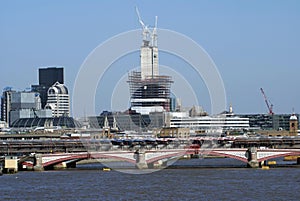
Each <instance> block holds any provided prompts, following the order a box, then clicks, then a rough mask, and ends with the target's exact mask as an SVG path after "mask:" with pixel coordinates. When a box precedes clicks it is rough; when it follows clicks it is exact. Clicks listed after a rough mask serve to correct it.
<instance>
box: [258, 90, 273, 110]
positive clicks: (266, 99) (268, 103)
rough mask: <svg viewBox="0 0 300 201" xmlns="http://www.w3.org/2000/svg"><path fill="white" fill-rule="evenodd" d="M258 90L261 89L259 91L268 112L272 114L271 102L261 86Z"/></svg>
mask: <svg viewBox="0 0 300 201" xmlns="http://www.w3.org/2000/svg"><path fill="white" fill-rule="evenodd" d="M260 91H261V93H262V95H263V97H264V100H265V103H266V105H267V107H268V110H269V114H274V112H273V104H272V103H271V102H270V101H269V100H268V98H267V96H266V94H265V92H264V90H263V88H260Z"/></svg>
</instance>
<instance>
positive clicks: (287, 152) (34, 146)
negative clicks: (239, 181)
mask: <svg viewBox="0 0 300 201" xmlns="http://www.w3.org/2000/svg"><path fill="white" fill-rule="evenodd" d="M299 145H300V140H299V139H296V140H295V139H292V138H291V139H289V140H286V141H282V140H281V141H278V140H277V139H276V140H269V141H266V139H264V140H261V139H260V140H257V139H256V140H255V139H234V140H232V139H228V138H215V139H210V140H207V139H206V140H205V141H204V140H203V139H193V140H191V139H190V140H181V141H180V140H176V139H165V140H119V141H113V140H98V141H97V140H56V141H48V140H44V141H39V140H38V141H34V140H33V141H3V142H2V144H0V155H2V156H5V155H14V156H18V164H19V168H20V169H33V170H40V171H41V170H47V169H53V168H54V169H55V168H60V167H61V168H62V167H76V163H77V162H79V161H81V160H85V159H99V160H107V159H108V160H117V161H126V162H129V163H132V164H134V165H135V166H136V167H137V168H139V169H146V168H163V167H166V165H167V162H168V161H170V160H174V159H178V158H181V157H185V156H188V157H189V156H198V157H202V156H203V157H205V156H219V157H227V158H234V159H237V160H240V161H243V162H245V163H246V164H247V165H248V166H249V167H253V168H256V167H259V166H260V165H261V164H262V162H264V161H266V160H269V159H273V158H278V157H284V156H300V149H299ZM298 162H299V160H298Z"/></svg>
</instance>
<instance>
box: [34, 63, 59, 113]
mask: <svg viewBox="0 0 300 201" xmlns="http://www.w3.org/2000/svg"><path fill="white" fill-rule="evenodd" d="M38 80H39V84H38V85H32V86H31V88H32V91H34V92H38V93H39V94H40V97H41V107H42V108H44V107H45V105H46V104H47V92H48V89H49V88H50V87H51V86H52V85H53V84H55V83H56V82H59V83H61V84H64V68H63V67H47V68H40V69H39V79H38Z"/></svg>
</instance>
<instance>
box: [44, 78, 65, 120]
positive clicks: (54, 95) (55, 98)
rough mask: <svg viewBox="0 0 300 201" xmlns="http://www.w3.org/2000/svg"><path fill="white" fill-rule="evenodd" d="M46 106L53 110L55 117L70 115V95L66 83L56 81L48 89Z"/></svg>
mask: <svg viewBox="0 0 300 201" xmlns="http://www.w3.org/2000/svg"><path fill="white" fill-rule="evenodd" d="M47 96H48V97H47V104H46V106H45V108H47V109H51V110H52V116H53V117H61V116H67V117H68V116H70V96H69V93H68V89H67V87H66V86H65V85H63V84H60V83H59V82H56V83H55V84H54V85H53V86H52V87H50V88H49V89H48V94H47Z"/></svg>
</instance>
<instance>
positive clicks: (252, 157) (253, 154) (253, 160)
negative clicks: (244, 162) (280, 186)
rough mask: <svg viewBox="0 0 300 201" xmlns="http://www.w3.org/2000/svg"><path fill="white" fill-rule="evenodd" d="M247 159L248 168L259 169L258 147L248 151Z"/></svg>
mask: <svg viewBox="0 0 300 201" xmlns="http://www.w3.org/2000/svg"><path fill="white" fill-rule="evenodd" d="M246 157H247V159H248V167H251V168H258V167H259V162H258V160H257V148H256V147H250V148H249V149H248V150H247V151H246Z"/></svg>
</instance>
